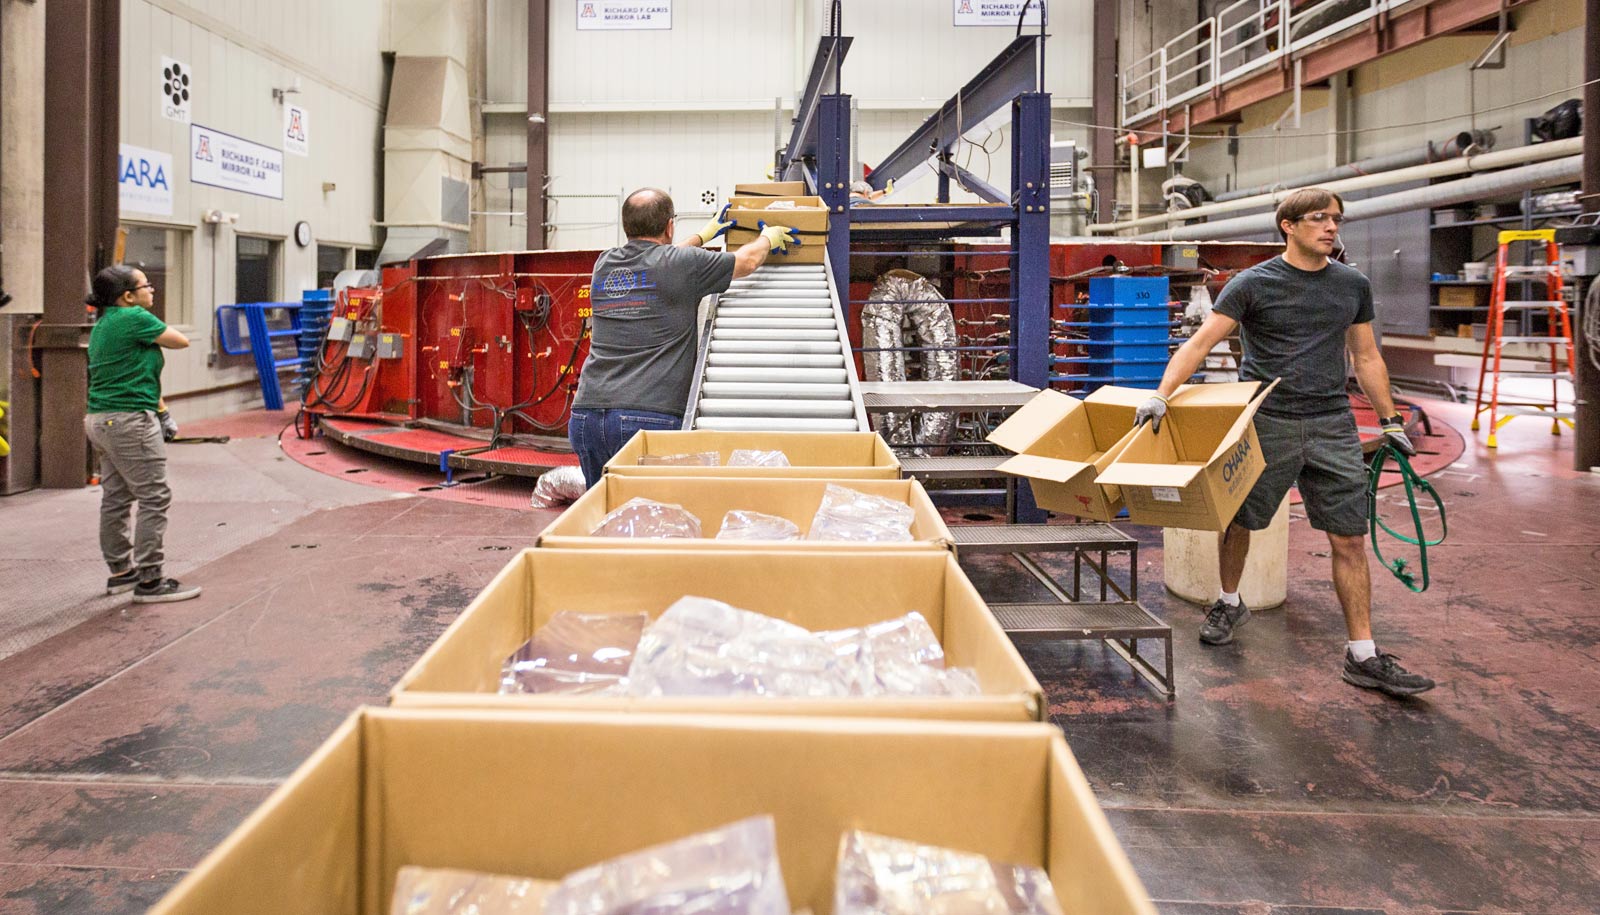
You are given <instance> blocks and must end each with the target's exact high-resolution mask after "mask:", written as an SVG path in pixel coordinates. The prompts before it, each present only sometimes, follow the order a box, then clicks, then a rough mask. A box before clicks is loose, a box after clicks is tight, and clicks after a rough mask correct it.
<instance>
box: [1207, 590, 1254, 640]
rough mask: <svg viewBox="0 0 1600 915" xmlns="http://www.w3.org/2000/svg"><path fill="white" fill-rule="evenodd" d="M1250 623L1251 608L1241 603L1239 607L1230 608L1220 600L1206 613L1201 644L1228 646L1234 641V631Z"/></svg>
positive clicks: (1241, 601)
mask: <svg viewBox="0 0 1600 915" xmlns="http://www.w3.org/2000/svg"><path fill="white" fill-rule="evenodd" d="M1248 622H1250V608H1249V607H1246V606H1245V605H1244V601H1243V600H1240V601H1239V606H1237V607H1230V606H1228V605H1227V604H1225V603H1223V602H1222V601H1221V600H1218V601H1217V602H1216V603H1214V604H1212V605H1211V609H1210V610H1207V611H1206V621H1205V622H1204V623H1203V624H1201V626H1200V644H1202V645H1226V644H1228V643H1229V642H1231V641H1233V630H1235V629H1238V628H1239V627H1240V626H1243V625H1244V624H1245V623H1248Z"/></svg>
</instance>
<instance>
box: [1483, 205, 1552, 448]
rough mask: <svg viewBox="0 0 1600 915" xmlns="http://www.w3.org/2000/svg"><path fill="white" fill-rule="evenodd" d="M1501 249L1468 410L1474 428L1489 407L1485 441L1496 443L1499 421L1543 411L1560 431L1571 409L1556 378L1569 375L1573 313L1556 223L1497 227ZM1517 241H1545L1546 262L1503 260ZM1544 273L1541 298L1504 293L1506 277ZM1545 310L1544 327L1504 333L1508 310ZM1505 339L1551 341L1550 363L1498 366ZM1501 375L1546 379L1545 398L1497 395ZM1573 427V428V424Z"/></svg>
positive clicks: (1531, 342)
mask: <svg viewBox="0 0 1600 915" xmlns="http://www.w3.org/2000/svg"><path fill="white" fill-rule="evenodd" d="M1499 241H1500V253H1499V255H1498V256H1497V257H1496V259H1495V269H1494V292H1493V294H1492V295H1491V296H1490V298H1489V325H1488V333H1486V334H1484V338H1483V360H1482V361H1481V362H1480V363H1479V366H1478V398H1477V404H1476V406H1475V408H1474V410H1473V412H1472V431H1474V432H1476V431H1478V418H1479V417H1480V416H1482V414H1483V413H1484V411H1485V410H1487V411H1488V413H1489V443H1488V444H1489V447H1490V448H1494V447H1497V446H1498V442H1496V441H1495V433H1497V432H1499V431H1500V427H1501V426H1504V425H1505V424H1506V423H1508V422H1511V421H1512V420H1513V419H1516V418H1517V417H1518V416H1546V417H1549V418H1550V434H1551V435H1560V434H1561V424H1562V423H1566V424H1567V425H1568V426H1573V423H1572V418H1573V415H1574V410H1573V408H1572V406H1571V405H1570V404H1569V405H1567V406H1563V405H1562V403H1561V391H1560V383H1561V382H1563V381H1566V382H1569V383H1570V382H1571V381H1572V366H1573V365H1574V362H1573V357H1572V319H1571V314H1570V310H1569V309H1568V306H1567V301H1566V299H1565V298H1563V297H1562V289H1563V288H1564V287H1563V284H1562V281H1561V246H1560V245H1557V244H1556V232H1555V230H1554V229H1521V230H1513V231H1508V232H1501V233H1500V239H1499ZM1517 242H1543V243H1544V263H1542V264H1535V265H1532V266H1527V267H1519V266H1515V265H1509V264H1507V263H1506V260H1507V255H1508V253H1509V249H1510V247H1511V245H1513V244H1515V243H1517ZM1523 277H1528V278H1533V279H1534V280H1535V281H1537V280H1539V279H1542V280H1544V284H1545V297H1544V298H1542V299H1521V300H1518V299H1507V298H1506V281H1507V279H1508V278H1523ZM1539 309H1543V310H1544V311H1545V314H1546V321H1545V332H1544V333H1543V334H1528V335H1517V334H1513V335H1510V336H1508V335H1507V334H1506V332H1505V320H1506V314H1507V313H1508V312H1509V313H1513V314H1521V313H1526V312H1537V311H1538V310H1539ZM1507 343H1528V344H1535V345H1544V346H1547V347H1549V357H1550V358H1549V369H1548V370H1547V371H1546V370H1542V369H1541V370H1539V371H1511V370H1507V369H1503V368H1501V358H1502V357H1501V347H1503V346H1504V345H1505V344H1507ZM1562 348H1564V349H1565V356H1566V368H1565V369H1562V367H1561V365H1560V363H1559V361H1558V359H1557V356H1558V352H1557V351H1558V350H1560V349H1562ZM1486 378H1488V379H1490V380H1489V396H1488V397H1487V398H1485V397H1484V396H1483V395H1484V391H1483V389H1484V379H1486ZM1501 378H1527V379H1541V378H1543V379H1549V381H1550V399H1549V400H1548V401H1543V400H1539V401H1529V400H1501V399H1500V379H1501ZM1573 428H1576V427H1575V426H1573Z"/></svg>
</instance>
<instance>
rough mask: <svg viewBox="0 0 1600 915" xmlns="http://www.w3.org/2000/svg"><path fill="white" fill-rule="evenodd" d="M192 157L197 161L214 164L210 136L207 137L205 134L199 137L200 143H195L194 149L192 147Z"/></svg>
mask: <svg viewBox="0 0 1600 915" xmlns="http://www.w3.org/2000/svg"><path fill="white" fill-rule="evenodd" d="M194 157H195V158H196V159H199V160H201V161H203V162H214V161H216V159H215V157H213V156H212V155H211V137H210V136H208V135H206V134H201V135H200V141H199V142H198V143H196V144H195V147H194Z"/></svg>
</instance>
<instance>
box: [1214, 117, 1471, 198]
mask: <svg viewBox="0 0 1600 915" xmlns="http://www.w3.org/2000/svg"><path fill="white" fill-rule="evenodd" d="M1469 149H1470V150H1473V151H1474V152H1487V151H1488V150H1491V149H1494V134H1493V133H1491V132H1490V131H1487V130H1463V131H1461V132H1460V133H1458V134H1456V135H1455V136H1453V137H1451V138H1450V139H1448V140H1445V141H1444V142H1443V143H1437V144H1436V143H1434V142H1432V141H1429V142H1428V143H1426V144H1425V145H1423V146H1421V147H1419V148H1414V149H1408V150H1405V151H1404V152H1397V153H1390V154H1389V155H1387V156H1373V157H1372V158H1370V159H1362V160H1361V161H1359V162H1351V163H1349V164H1348V165H1340V166H1336V167H1334V168H1330V169H1327V170H1326V171H1320V172H1317V173H1316V174H1313V175H1306V176H1304V177H1300V178H1296V179H1294V180H1293V181H1274V182H1271V183H1270V184H1258V185H1255V186H1254V187H1244V188H1237V189H1235V190H1231V191H1228V192H1227V193H1225V194H1218V195H1217V196H1216V201H1217V202H1218V203H1225V202H1227V201H1229V200H1239V199H1241V198H1244V197H1254V196H1256V195H1258V194H1269V193H1271V192H1273V191H1277V190H1282V189H1284V188H1295V187H1311V186H1314V185H1320V184H1322V182H1324V181H1339V180H1341V179H1344V178H1359V177H1361V176H1362V175H1375V174H1378V173H1379V172H1387V171H1393V170H1394V169H1397V168H1409V167H1411V166H1413V165H1426V164H1427V163H1429V162H1442V161H1444V160H1445V159H1454V158H1456V157H1458V156H1462V155H1465V154H1466V152H1467V150H1469Z"/></svg>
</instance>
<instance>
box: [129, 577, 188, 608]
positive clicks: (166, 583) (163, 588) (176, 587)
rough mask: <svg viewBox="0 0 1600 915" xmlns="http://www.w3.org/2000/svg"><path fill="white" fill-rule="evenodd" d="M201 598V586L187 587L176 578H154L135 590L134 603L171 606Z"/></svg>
mask: <svg viewBox="0 0 1600 915" xmlns="http://www.w3.org/2000/svg"><path fill="white" fill-rule="evenodd" d="M199 596H200V586H199V585H185V584H182V583H180V582H179V581H178V580H177V579H176V578H153V579H151V580H149V581H141V582H139V585H138V587H136V588H134V589H133V602H134V603H136V604H169V603H172V602H173V601H180V600H190V599H192V598H196V597H199Z"/></svg>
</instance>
